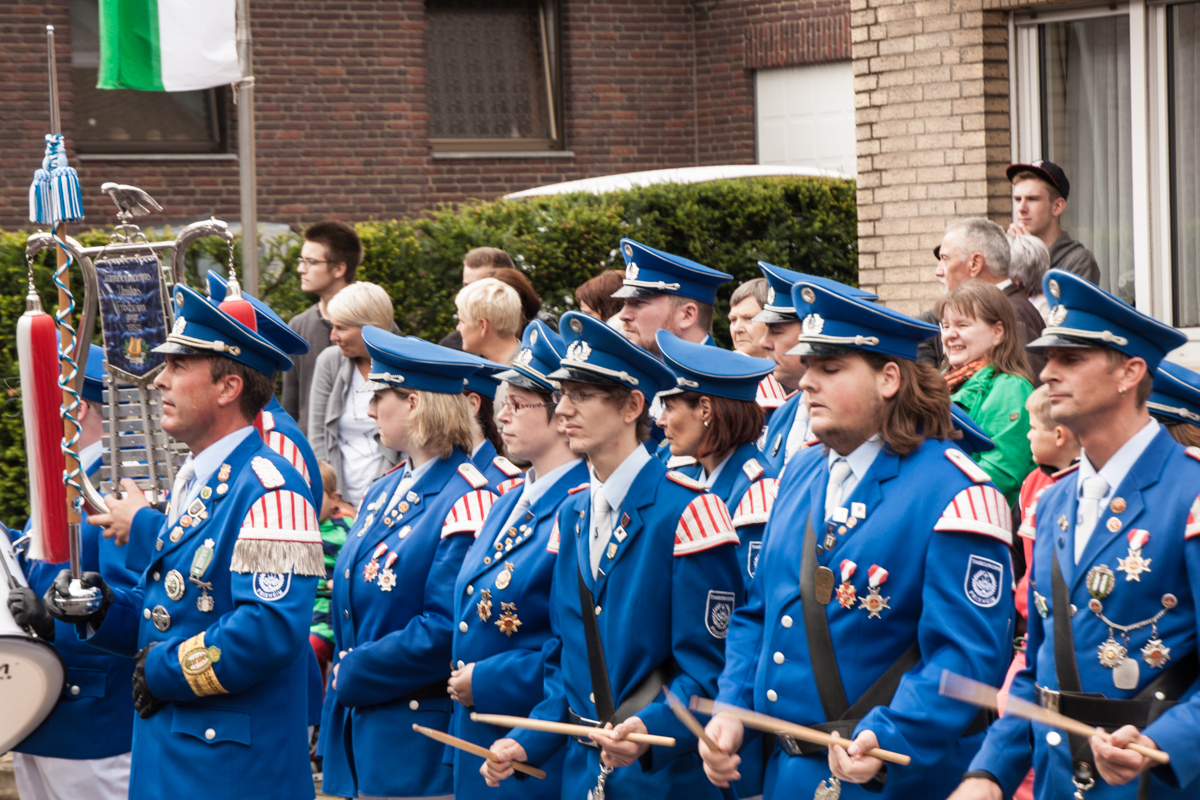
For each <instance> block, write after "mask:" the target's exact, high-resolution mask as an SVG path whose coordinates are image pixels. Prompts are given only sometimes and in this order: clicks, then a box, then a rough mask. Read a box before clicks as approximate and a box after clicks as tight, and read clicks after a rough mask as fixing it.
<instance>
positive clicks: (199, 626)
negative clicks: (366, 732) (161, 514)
mask: <svg viewBox="0 0 1200 800" xmlns="http://www.w3.org/2000/svg"><path fill="white" fill-rule="evenodd" d="M226 463H227V464H228V466H229V467H230V469H229V471H228V475H227V478H228V479H227V480H226V481H222V480H221V476H222V471H218V472H217V473H216V474H215V475H213V476H212V478H211V479H210V480H209V482H208V483H207V484H206V486H207V488H208V492H202V497H203V496H204V494H208V497H207V499H205V500H204V501H203V503H204V505H205V507H206V508H205V513H206V514H207V516H206V517H201V516H197V515H195V514H188V515H187V516H188V517H191V519H192V520H193V523H194V524H191V525H189V526H188V527H183V526H182V524H179V525H177V526H175V527H174V528H172V529H171V531H168V530H167V528H166V526H165V525H164V526H163V528H162V529H161V530H160V531H159V534H158V536H157V537H156V538H155V540H154V541H155V544H154V556H153V559H154V560H153V561H152V562H151V564H150V566H149V567H148V568H147V570H146V572H145V573H143V574H142V577H141V581H140V582H139V583H138V585H137V586H136V587H135V588H133V589H130V590H127V591H126V590H121V589H118V588H115V587H114V589H113V593H114V594H115V595H116V599H115V601H114V603H113V604H112V605H111V606H110V607H109V609H108V612H107V614H106V616H105V618H104V621H103V624H101V625H100V627H99V628H98V629H97V630H96V631H95V633H94V635H92V636H91V638H89V639H88V642H89V643H91V644H94V645H96V646H99V647H103V648H105V649H106V650H110V651H112V652H115V653H119V654H122V655H125V656H132V655H133V654H134V653H136V652H137V650H138V649H139V648H141V647H145V646H146V645H148V644H151V643H158V645H157V646H156V647H155V648H154V649H153V650H152V651H151V652H150V654H149V656H148V657H147V659H146V678H147V681H148V683H149V686H150V690H151V691H152V692H153V693H154V696H155V697H157V698H158V699H160V700H163V701H166V702H167V706H166V707H165V708H163V709H162V710H161V711H159V712H158V713H157V714H155V715H154V716H152V717H150V718H149V719H137V720H135V721H134V727H133V773H132V776H131V779H130V786H129V796H130V798H131V799H132V800H142V799H143V798H145V800H158V798H162V797H166V796H170V795H172V794H175V793H177V792H178V790H179V787H181V786H200V787H203V790H204V794H205V796H206V797H210V798H243V797H251V796H258V797H294V798H304V797H312V796H313V784H312V771H311V768H310V766H309V758H308V732H307V720H306V714H305V710H306V709H305V705H306V704H305V703H297V702H296V698H298V697H304V696H305V692H306V690H307V686H306V681H307V677H308V662H307V659H308V658H309V657H311V656H310V653H311V648H310V647H309V645H308V622H309V619H310V618H311V616H312V603H313V597H314V596H315V594H316V584H317V574H318V570H319V571H320V572H319V574H323V563H322V556H321V545H320V529H319V528H318V526H317V521H316V520H317V517H316V512H315V511H314V510H313V509H312V507H311V505H309V503H308V486H307V485H305V484H304V483H303V482H302V481H301V479H300V475H299V474H298V473H297V472H296V471H295V470H293V469H290V468H289V467H288V465H287V462H285V461H284V460H283V459H282V458H281V457H280V456H278V455H277V454H276V453H274V452H272V451H271V450H270V449H269V448H267V446H266V445H265V444H264V443H263V442H262V440H261V439H260V438H259V437H257V436H249V437H247V438H246V439H245V440H244V441H243V442H242V443H241V444H239V445H238V446H237V448H236V449H235V450H234V451H233V453H232V454H231V455H230V457H229V459H228V460H227V462H226ZM222 487H224V490H223V489H222ZM179 522H180V523H182V522H183V517H181V518H180V520H179ZM271 534H274V536H275V537H279V536H283V537H284V538H286V539H288V540H289V541H273V542H271V543H270V544H269V545H268V546H265V547H264V546H263V545H264V544H265V543H264V541H262V538H261V537H263V536H264V535H271ZM172 535H174V536H175V537H176V538H177V541H173V540H172ZM210 542H211V544H209V543H210ZM160 544H161V548H160ZM205 546H207V547H210V548H211V549H212V557H211V562H210V563H209V566H208V568H207V570H206V571H205V572H204V573H203V575H202V580H203V581H205V582H208V583H210V584H211V587H212V588H211V589H207V590H202V589H201V588H199V587H198V586H196V585H194V584H193V583H192V582H191V581H190V580H189V579H188V578H189V575H190V574H191V568H192V565H193V564H194V563H196V559H197V555H198V554H200V553H199V551H201V549H202V548H204V547H205ZM200 558H201V560H203V554H200ZM235 570H236V571H235ZM257 570H261V571H257ZM293 570H295V572H293ZM176 572H177V573H178V577H179V583H181V584H182V586H183V590H182V591H183V594H182V597H180V599H178V600H172V599H171V597H170V596H169V595H168V586H170V585H171V584H172V583H173V579H174V578H175V577H176V575H174V574H173V573H176ZM303 573H311V575H309V574H303ZM203 595H207V596H208V597H209V598H210V601H211V602H212V603H213V606H214V607H213V609H212V610H211V611H202V610H201V609H200V605H199V604H198V601H199V600H200V598H201V597H202V596H203ZM156 610H157V611H158V612H159V619H160V622H161V620H162V616H161V614H162V613H163V612H165V613H166V614H169V615H170V619H169V625H167V626H166V630H159V628H158V627H157V626H156V625H155V623H154V622H153V621H152V617H154V616H155V611H156ZM181 650H182V651H183V652H182V653H181V652H180V651H181Z"/></svg>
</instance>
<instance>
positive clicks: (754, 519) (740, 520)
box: [733, 478, 779, 528]
mask: <svg viewBox="0 0 1200 800" xmlns="http://www.w3.org/2000/svg"><path fill="white" fill-rule="evenodd" d="M778 493H779V481H778V480H776V479H775V478H763V479H762V480H761V481H755V482H754V483H752V484H750V488H749V489H747V490H746V493H745V494H744V495H742V499H741V500H739V501H738V504H737V509H736V510H735V511H734V512H733V527H734V528H741V527H742V526H744V525H756V524H758V523H760V522H766V521H767V518H768V517H769V516H771V506H773V505H775V496H776V495H777V494H778Z"/></svg>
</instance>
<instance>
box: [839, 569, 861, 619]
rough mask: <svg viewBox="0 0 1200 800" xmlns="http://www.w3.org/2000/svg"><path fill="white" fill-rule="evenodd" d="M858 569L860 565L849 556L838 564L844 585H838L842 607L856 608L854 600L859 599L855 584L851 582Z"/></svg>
mask: <svg viewBox="0 0 1200 800" xmlns="http://www.w3.org/2000/svg"><path fill="white" fill-rule="evenodd" d="M856 569H858V565H857V564H855V563H854V562H853V561H851V560H850V559H848V558H843V559H842V563H841V564H840V565H838V570H839V571H840V572H841V573H842V585H841V586H839V587H838V590H837V599H838V603H839V604H840V605H841V607H842V608H854V601H855V600H857V599H858V593H857V592H856V591H855V590H854V584H853V583H851V582H850V579H851V578H852V577H854V571H855V570H856Z"/></svg>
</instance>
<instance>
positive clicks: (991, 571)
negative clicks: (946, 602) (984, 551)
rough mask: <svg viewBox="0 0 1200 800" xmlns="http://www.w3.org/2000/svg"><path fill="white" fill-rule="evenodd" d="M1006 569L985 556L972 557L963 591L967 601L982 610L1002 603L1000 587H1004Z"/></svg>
mask: <svg viewBox="0 0 1200 800" xmlns="http://www.w3.org/2000/svg"><path fill="white" fill-rule="evenodd" d="M1003 580H1004V567H1003V566H1002V565H1001V564H1000V563H999V562H998V561H992V560H991V559H990V558H984V557H983V556H977V555H975V554H972V555H971V558H970V559H969V560H968V561H967V576H966V578H964V579H963V591H965V592H966V594H967V599H968V600H970V601H971V602H972V603H974V604H975V605H977V606H979V607H980V608H991V607H992V606H994V605H996V603H999V602H1000V587H1001V586H1003V583H1002V581H1003Z"/></svg>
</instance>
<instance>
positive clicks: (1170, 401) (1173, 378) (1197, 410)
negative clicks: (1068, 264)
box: [88, 360, 1200, 425]
mask: <svg viewBox="0 0 1200 800" xmlns="http://www.w3.org/2000/svg"><path fill="white" fill-rule="evenodd" d="M88 364H89V366H90V364H91V362H90V361H89V362H88ZM88 371H89V372H91V370H90V369H89V370H88ZM1146 406H1147V407H1148V408H1149V409H1150V413H1151V414H1152V415H1154V416H1155V417H1158V418H1159V419H1160V420H1166V421H1168V422H1186V423H1188V424H1189V425H1200V375H1197V374H1196V373H1195V372H1192V371H1191V370H1190V369H1188V368H1187V367H1181V366H1180V365H1178V364H1176V363H1175V362H1174V361H1165V360H1164V361H1163V362H1162V363H1161V364H1159V365H1158V369H1157V370H1156V371H1155V373H1154V389H1153V390H1152V391H1151V392H1150V399H1149V400H1147V401H1146Z"/></svg>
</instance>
